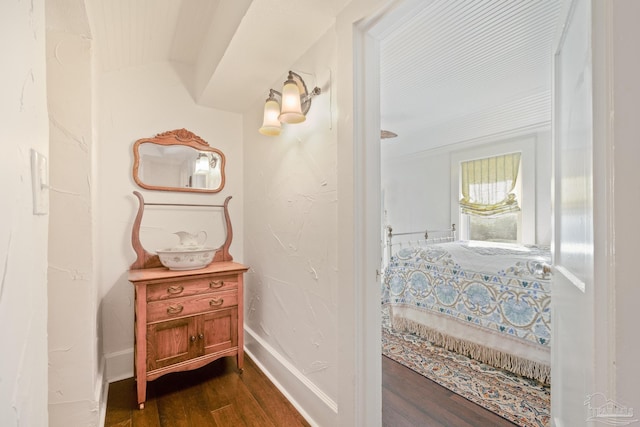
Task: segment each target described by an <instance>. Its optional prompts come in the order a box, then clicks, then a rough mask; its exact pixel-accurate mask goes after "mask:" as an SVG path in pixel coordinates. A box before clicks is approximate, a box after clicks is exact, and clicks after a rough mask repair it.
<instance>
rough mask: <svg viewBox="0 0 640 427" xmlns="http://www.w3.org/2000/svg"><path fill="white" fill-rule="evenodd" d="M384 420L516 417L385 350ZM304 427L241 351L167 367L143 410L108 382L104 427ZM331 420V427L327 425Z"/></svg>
mask: <svg viewBox="0 0 640 427" xmlns="http://www.w3.org/2000/svg"><path fill="white" fill-rule="evenodd" d="M382 425H383V426H386V427H405V426H406V427H417V426H425V427H426V426H428V427H440V426H448V427H483V426H491V427H513V426H514V424H512V423H510V422H509V421H507V420H505V419H503V418H501V417H499V416H497V415H495V414H493V413H492V412H489V411H487V410H486V409H484V408H482V407H480V406H478V405H476V404H474V403H472V402H470V401H468V400H466V399H465V398H463V397H460V396H458V395H456V394H455V393H452V392H451V391H449V390H447V389H446V388H444V387H442V386H440V385H438V384H436V383H434V382H433V381H430V380H428V379H426V378H424V377H423V376H421V375H420V374H417V373H415V372H413V371H411V370H410V369H408V368H406V367H404V366H402V365H400V364H399V363H397V362H394V361H393V360H391V359H389V358H387V357H384V356H383V357H382ZM208 426H211V427H230V426H233V427H237V426H260V427H262V426H274V427H281V426H282V427H294V426H309V423H307V422H306V421H305V420H304V418H302V416H301V415H300V414H299V413H298V412H297V411H296V409H295V408H294V407H293V405H291V404H290V403H289V402H288V401H287V400H286V398H285V397H284V396H283V395H282V393H280V391H279V390H278V389H277V388H276V387H275V386H274V385H273V384H272V383H271V382H270V381H269V379H268V378H267V377H266V376H265V375H264V374H263V373H262V372H261V371H260V370H259V369H258V368H257V367H256V365H255V364H254V363H253V361H252V360H251V359H250V358H248V357H245V369H244V372H243V374H242V375H238V373H237V371H236V365H235V359H234V358H232V357H227V358H223V359H219V360H217V361H215V362H213V363H211V364H209V365H207V366H205V367H203V368H201V369H198V370H195V371H189V372H181V373H177V374H168V375H165V376H164V377H161V378H158V379H157V380H155V381H151V382H149V383H148V387H147V402H146V405H145V408H144V409H143V410H139V409H138V406H137V404H136V388H135V382H134V380H133V378H129V379H126V380H122V381H118V382H115V383H112V384H110V385H109V396H108V402H107V414H106V419H105V424H104V427H208ZM327 427H330V426H327Z"/></svg>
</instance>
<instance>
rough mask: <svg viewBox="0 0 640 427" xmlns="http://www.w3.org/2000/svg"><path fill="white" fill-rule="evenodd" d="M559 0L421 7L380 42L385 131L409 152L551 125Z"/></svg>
mask: <svg viewBox="0 0 640 427" xmlns="http://www.w3.org/2000/svg"><path fill="white" fill-rule="evenodd" d="M559 9H560V2H559V1H554V0H541V1H537V0H536V1H524V0H509V1H496V0H476V1H469V0H434V1H425V2H422V4H421V5H420V7H419V8H418V9H417V10H414V11H413V13H412V14H411V16H409V17H407V19H406V20H405V21H404V22H403V23H402V25H400V26H398V27H397V28H396V29H395V30H394V31H391V32H390V33H389V34H387V35H386V36H385V37H384V39H383V40H382V42H381V70H380V74H381V93H380V98H381V126H382V128H383V129H387V130H390V131H392V132H394V133H397V134H398V137H397V138H394V139H388V140H383V152H384V151H387V152H388V153H391V152H393V154H395V155H398V154H404V153H411V152H416V151H421V150H425V149H429V148H434V147H439V146H442V145H447V144H450V143H454V142H462V141H465V140H469V139H473V138H476V137H478V136H480V135H492V134H496V133H500V132H504V131H505V130H507V129H516V128H525V127H532V126H535V125H536V124H539V123H545V122H548V121H549V120H550V119H551V77H552V74H551V67H552V53H553V52H552V49H553V46H552V45H553V40H554V36H555V33H556V25H557V20H558V13H559Z"/></svg>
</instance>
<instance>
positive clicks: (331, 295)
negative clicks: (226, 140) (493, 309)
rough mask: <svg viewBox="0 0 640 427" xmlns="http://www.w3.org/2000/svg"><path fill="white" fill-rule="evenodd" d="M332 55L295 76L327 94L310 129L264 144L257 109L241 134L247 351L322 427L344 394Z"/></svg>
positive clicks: (323, 43)
mask: <svg viewBox="0 0 640 427" xmlns="http://www.w3.org/2000/svg"><path fill="white" fill-rule="evenodd" d="M335 51H336V35H335V32H334V31H330V32H329V33H328V34H326V35H325V36H324V37H323V38H322V39H321V40H320V41H319V42H318V43H317V44H316V45H315V46H314V47H312V48H311V49H310V50H309V52H308V53H307V54H306V55H304V56H303V58H301V59H300V60H299V61H298V62H297V63H296V64H294V65H293V66H292V67H291V69H292V70H294V71H296V72H297V73H299V74H301V75H302V77H303V78H304V79H305V81H306V83H307V86H308V87H309V88H310V89H311V88H313V86H314V85H317V86H319V87H320V88H321V89H322V91H323V92H322V93H321V94H320V95H319V96H317V97H316V98H314V99H313V103H312V106H311V110H310V111H309V113H308V115H307V120H306V121H305V122H304V123H301V124H297V125H283V129H282V133H281V135H280V136H278V137H267V136H263V135H261V134H259V133H258V128H259V127H260V125H261V121H262V108H263V106H264V100H262V99H261V100H260V101H259V102H258V103H257V104H256V106H255V108H252V110H251V112H250V113H247V114H246V115H245V124H244V136H245V139H244V144H245V161H244V173H245V216H244V221H245V259H246V262H247V264H248V265H249V266H250V267H251V270H250V272H249V273H248V274H247V279H246V282H245V283H246V291H245V298H246V301H245V303H246V309H245V310H246V314H245V328H246V336H245V339H246V343H247V344H246V346H247V349H248V351H249V352H250V353H251V354H254V355H255V357H256V359H257V360H258V361H259V362H260V363H261V364H262V365H263V366H264V367H265V368H266V369H267V370H268V371H270V372H271V373H272V374H273V375H274V376H276V377H278V378H277V380H278V382H280V383H281V384H282V385H283V386H284V387H285V388H286V389H288V390H289V393H290V394H292V396H293V397H294V399H295V400H296V401H298V404H299V405H300V406H299V407H300V408H301V409H302V410H303V411H306V412H307V415H308V416H309V417H310V418H311V419H314V420H316V422H318V423H319V424H320V425H335V424H336V413H335V411H336V396H337V389H338V386H339V385H338V370H337V369H338V368H337V334H338V325H337V321H336V309H337V303H338V298H339V288H338V283H337V243H336V242H337V237H336V232H337V194H336V161H337V159H336V131H335V117H336V113H335V109H336V105H335V102H334V103H332V102H331V101H332V97H335V95H336V88H335V86H334V85H333V84H332V81H331V77H332V73H335V65H336V64H335V61H336V59H335ZM286 71H287V68H286V67H285V66H283V75H282V78H281V79H280V80H278V81H276V82H273V88H274V89H276V90H280V86H282V82H283V81H284V80H285V79H286V74H285V73H286ZM268 89H269V88H265V93H266V92H268ZM333 99H334V100H335V98H333ZM303 384H304V385H303ZM307 394H310V395H309V396H306V395H307ZM314 395H315V396H314ZM314 398H317V399H319V400H320V402H322V404H317V405H314V404H313V403H312V404H310V405H309V404H307V403H308V402H310V401H312V400H313V399H314Z"/></svg>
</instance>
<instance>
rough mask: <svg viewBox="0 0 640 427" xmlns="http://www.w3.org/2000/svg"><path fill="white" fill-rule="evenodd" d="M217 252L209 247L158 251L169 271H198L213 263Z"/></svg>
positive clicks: (161, 260)
mask: <svg viewBox="0 0 640 427" xmlns="http://www.w3.org/2000/svg"><path fill="white" fill-rule="evenodd" d="M215 252H216V250H215V249H214V248H208V247H196V248H169V249H162V250H157V251H156V253H157V254H158V257H159V258H160V262H161V263H162V265H164V266H165V267H167V268H168V269H169V270H197V269H199V268H204V267H206V266H207V265H209V264H210V263H211V261H212V260H213V255H214V254H215Z"/></svg>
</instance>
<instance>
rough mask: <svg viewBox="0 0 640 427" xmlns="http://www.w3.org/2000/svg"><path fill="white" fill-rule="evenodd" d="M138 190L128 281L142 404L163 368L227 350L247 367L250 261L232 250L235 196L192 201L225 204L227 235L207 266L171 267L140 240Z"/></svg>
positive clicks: (193, 364) (193, 363) (189, 365)
mask: <svg viewBox="0 0 640 427" xmlns="http://www.w3.org/2000/svg"><path fill="white" fill-rule="evenodd" d="M134 194H135V195H136V197H137V198H138V200H139V202H140V205H139V208H138V213H137V215H136V219H135V222H134V224H133V230H132V232H131V243H132V246H133V249H134V250H135V252H136V255H137V259H136V261H135V262H134V263H133V264H132V265H131V268H130V270H129V281H130V282H131V283H132V284H133V285H134V286H135V325H134V331H135V332H134V334H135V335H134V337H135V338H134V341H135V343H134V372H135V377H136V381H137V393H138V405H139V406H140V409H143V408H144V402H145V400H146V395H147V382H148V381H152V380H155V379H156V378H158V377H160V376H162V375H164V374H168V373H170V372H179V371H188V370H191V369H196V368H199V367H202V366H204V365H206V364H207V363H209V362H213V361H214V360H216V359H219V358H221V357H225V356H236V357H237V363H238V369H239V370H240V372H241V371H242V367H243V362H244V335H243V326H244V320H243V313H244V311H243V275H244V273H245V272H246V271H247V270H248V267H246V266H244V265H242V264H238V263H236V262H233V257H232V256H231V254H229V247H230V246H231V240H232V238H233V231H232V228H231V221H230V219H229V212H228V204H229V200H230V199H231V197H227V199H226V200H225V202H224V205H219V206H218V205H188V206H205V207H220V208H223V213H224V218H225V223H226V229H227V230H226V231H227V236H226V239H225V241H224V243H223V244H222V246H220V248H218V249H217V250H216V251H215V253H214V256H213V261H212V262H211V263H210V264H209V265H207V266H206V267H204V268H198V269H196V270H170V269H168V268H166V267H163V266H162V263H161V262H160V259H159V258H158V255H157V254H152V253H149V252H147V251H146V250H145V248H144V247H143V246H142V244H141V242H140V224H141V222H142V216H143V213H144V206H145V202H144V199H143V197H142V194H140V193H139V192H137V191H134ZM154 204H159V203H154ZM164 205H167V206H172V205H171V204H164ZM180 206H184V205H180Z"/></svg>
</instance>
